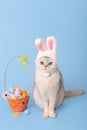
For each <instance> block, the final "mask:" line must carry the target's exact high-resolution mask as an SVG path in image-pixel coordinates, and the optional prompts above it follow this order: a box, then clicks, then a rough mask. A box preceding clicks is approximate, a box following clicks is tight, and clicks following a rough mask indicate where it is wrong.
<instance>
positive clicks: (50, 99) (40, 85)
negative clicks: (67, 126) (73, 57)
mask: <svg viewBox="0 0 87 130" xmlns="http://www.w3.org/2000/svg"><path fill="white" fill-rule="evenodd" d="M50 43H52V44H50ZM35 44H36V46H37V48H38V49H39V53H38V55H37V58H36V64H37V62H38V60H39V59H40V58H41V57H44V56H48V57H50V58H51V59H53V60H54V61H55V62H56V61H57V58H56V40H55V38H54V37H48V38H47V40H46V44H45V45H44V42H42V40H41V39H39V40H36V42H35ZM38 45H41V46H42V47H43V48H45V49H42V48H41V49H40V48H39V47H38ZM61 80H62V79H61V74H60V72H59V70H58V69H57V67H56V68H55V69H54V70H53V71H49V72H48V71H47V72H45V71H43V70H40V69H38V68H37V67H36V76H35V89H34V100H35V103H36V104H37V105H38V106H40V107H41V108H42V109H44V114H43V116H44V117H55V116H56V113H55V110H54V109H55V108H56V107H58V106H60V104H61V103H62V101H63V98H64V89H63V84H61V82H60V81H61ZM58 96H60V97H59V98H58Z"/></svg>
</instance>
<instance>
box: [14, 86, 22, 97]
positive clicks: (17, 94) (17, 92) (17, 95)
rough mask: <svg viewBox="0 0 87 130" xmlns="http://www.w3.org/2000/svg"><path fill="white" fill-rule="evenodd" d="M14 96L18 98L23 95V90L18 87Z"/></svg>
mask: <svg viewBox="0 0 87 130" xmlns="http://www.w3.org/2000/svg"><path fill="white" fill-rule="evenodd" d="M14 96H15V97H16V98H18V97H20V96H21V90H19V89H18V88H16V90H15V92H14Z"/></svg>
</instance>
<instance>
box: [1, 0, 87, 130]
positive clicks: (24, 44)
mask: <svg viewBox="0 0 87 130" xmlns="http://www.w3.org/2000/svg"><path fill="white" fill-rule="evenodd" d="M86 34H87V1H86V0H0V130H5V129H7V130H24V129H27V130H29V129H30V130H41V129H44V130H45V129H46V130H48V129H50V130H78V129H79V130H86V129H87V101H86V100H87V94H85V95H83V96H80V97H75V98H70V99H66V100H65V101H64V104H63V105H62V106H61V107H60V108H59V109H57V110H56V112H57V115H58V116H57V117H56V118H55V119H44V118H43V117H42V113H43V112H42V110H41V109H40V108H38V107H37V106H36V105H35V104H34V101H33V98H32V90H33V87H34V86H33V85H32V86H31V85H29V84H30V80H31V75H30V73H29V70H28V67H27V65H26V72H25V73H23V72H22V70H21V64H20V62H19V61H18V60H15V61H14V62H12V64H10V66H9V68H8V73H7V78H6V80H7V88H9V86H14V85H16V84H17V85H19V86H21V88H25V89H27V90H29V91H30V92H31V99H30V103H29V107H28V108H29V111H30V113H29V115H27V116H26V115H25V114H24V113H22V115H21V117H18V118H15V117H13V116H12V113H13V112H12V111H11V110H10V108H9V105H8V102H7V101H6V100H4V99H3V98H2V92H3V91H4V73H5V67H6V64H7V63H8V61H9V59H10V58H11V57H13V56H16V55H20V56H22V55H24V54H25V53H26V52H28V53H29V57H28V58H29V60H30V62H31V66H32V71H33V75H34V72H35V65H34V62H35V57H36V54H37V49H36V48H35V46H34V41H35V39H36V38H38V37H40V38H42V39H44V40H45V39H46V38H47V37H48V36H50V35H53V36H55V37H56V38H57V39H58V46H57V55H58V66H59V68H60V70H61V72H62V74H63V78H64V84H65V89H70V90H73V89H78V88H83V89H84V90H85V91H86V92H87V36H86ZM33 84H34V76H33Z"/></svg>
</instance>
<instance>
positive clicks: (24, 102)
mask: <svg viewBox="0 0 87 130" xmlns="http://www.w3.org/2000/svg"><path fill="white" fill-rule="evenodd" d="M16 58H21V57H20V56H15V57H13V58H12V59H11V60H10V61H9V63H8V64H7V66H6V71H5V76H4V84H5V89H6V74H7V70H8V66H9V64H10V63H11V62H12V61H13V60H14V59H16ZM29 99H30V95H26V96H23V97H22V98H15V99H12V98H10V97H7V100H8V102H9V105H10V108H11V110H12V111H14V112H23V111H24V110H26V109H27V106H28V102H29Z"/></svg>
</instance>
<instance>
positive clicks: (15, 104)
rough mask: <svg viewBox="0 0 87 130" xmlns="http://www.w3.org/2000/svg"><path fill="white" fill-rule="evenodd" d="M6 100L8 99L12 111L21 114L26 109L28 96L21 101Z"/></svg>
mask: <svg viewBox="0 0 87 130" xmlns="http://www.w3.org/2000/svg"><path fill="white" fill-rule="evenodd" d="M7 99H8V102H9V105H10V108H11V110H12V111H14V112H22V111H24V110H26V109H27V106H28V101H29V99H30V96H26V97H24V98H21V99H11V98H7Z"/></svg>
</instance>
